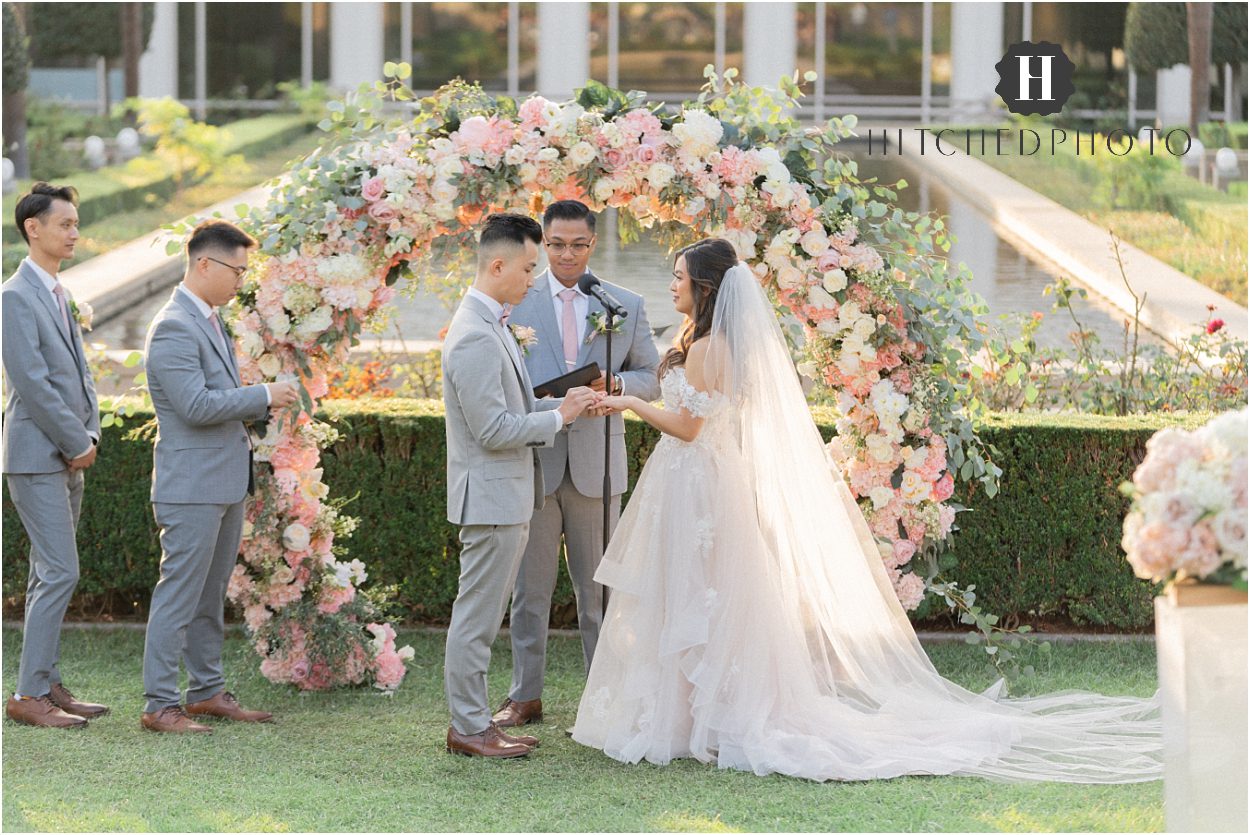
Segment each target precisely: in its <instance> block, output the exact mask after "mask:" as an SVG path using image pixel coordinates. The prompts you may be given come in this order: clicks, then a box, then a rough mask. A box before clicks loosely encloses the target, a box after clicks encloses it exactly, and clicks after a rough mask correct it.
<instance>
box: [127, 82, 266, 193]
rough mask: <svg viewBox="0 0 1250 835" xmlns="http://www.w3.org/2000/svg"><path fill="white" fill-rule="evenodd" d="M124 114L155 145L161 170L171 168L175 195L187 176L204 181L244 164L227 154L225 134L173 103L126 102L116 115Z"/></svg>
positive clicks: (165, 100)
mask: <svg viewBox="0 0 1250 835" xmlns="http://www.w3.org/2000/svg"><path fill="white" fill-rule="evenodd" d="M127 111H128V112H132V113H134V114H135V117H136V119H137V121H138V125H139V133H141V134H142V135H143V136H146V137H147V138H149V139H152V140H155V141H156V154H157V156H158V157H159V158H160V161H161V162H162V163H164V166H168V165H172V166H173V175H174V190H175V192H177V191H181V190H182V187H183V185H184V183H185V182H186V180H187V177H188V175H190V176H192V177H204V176H206V175H208V174H209V173H210V172H212V171H214V170H216V169H220V168H222V167H224V166H228V165H229V166H240V165H245V164H246V163H244V162H243V155H242V154H227V151H226V149H227V148H228V147H229V144H230V132H229V131H228V130H226V129H224V128H219V127H216V126H214V125H209V124H205V123H204V122H197V121H195V120H194V119H192V118H191V110H190V109H189V108H188V107H187V106H186V105H185V104H183V103H182V102H180V101H178V100H177V99H173V98H170V97H169V96H165V97H164V98H160V99H145V98H137V97H136V98H131V99H126V101H124V102H122V103H121V104H120V105H118V108H117V111H116V112H119V113H120V112H127ZM135 162H139V160H132V165H133V163H135ZM164 166H162V167H164ZM136 167H137V166H136Z"/></svg>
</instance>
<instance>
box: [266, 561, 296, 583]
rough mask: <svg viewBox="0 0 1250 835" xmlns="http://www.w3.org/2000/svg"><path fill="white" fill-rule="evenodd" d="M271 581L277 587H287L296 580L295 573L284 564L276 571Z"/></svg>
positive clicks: (271, 576)
mask: <svg viewBox="0 0 1250 835" xmlns="http://www.w3.org/2000/svg"><path fill="white" fill-rule="evenodd" d="M269 579H270V582H272V583H273V584H274V585H275V586H285V585H288V584H290V582H291V581H292V580H294V579H295V572H294V571H292V570H291V567H290V566H289V565H286V564H283V565H280V566H278V567H277V568H276V569H275V570H274V572H273V574H272V575H270V577H269Z"/></svg>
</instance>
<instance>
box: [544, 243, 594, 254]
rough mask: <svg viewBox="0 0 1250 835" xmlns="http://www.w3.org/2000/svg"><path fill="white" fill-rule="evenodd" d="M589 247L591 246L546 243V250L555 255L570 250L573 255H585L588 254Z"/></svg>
mask: <svg viewBox="0 0 1250 835" xmlns="http://www.w3.org/2000/svg"><path fill="white" fill-rule="evenodd" d="M591 246H592V245H591V244H582V243H577V244H566V243H564V242H563V241H547V249H549V250H551V251H552V252H554V253H555V254H556V255H562V254H564V251H565V250H566V249H569V250H572V251H573V254H574V255H585V254H586V253H587V252H590V247H591Z"/></svg>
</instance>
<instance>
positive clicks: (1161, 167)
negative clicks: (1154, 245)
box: [1089, 134, 1179, 210]
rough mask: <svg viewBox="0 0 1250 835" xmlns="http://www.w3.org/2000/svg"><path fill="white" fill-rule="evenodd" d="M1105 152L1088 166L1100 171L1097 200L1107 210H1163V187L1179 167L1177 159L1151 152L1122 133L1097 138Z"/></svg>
mask: <svg viewBox="0 0 1250 835" xmlns="http://www.w3.org/2000/svg"><path fill="white" fill-rule="evenodd" d="M1094 141H1095V143H1096V144H1097V145H1098V146H1099V149H1100V150H1101V149H1102V148H1104V147H1105V148H1107V149H1108V152H1107V153H1105V154H1095V155H1094V156H1092V157H1090V159H1089V165H1090V166H1091V167H1093V169H1094V170H1095V171H1097V172H1098V178H1099V179H1098V185H1097V187H1096V188H1095V189H1094V199H1095V201H1097V203H1098V205H1099V206H1100V207H1102V208H1104V209H1118V208H1129V209H1152V210H1159V209H1164V208H1166V206H1167V199H1166V195H1165V192H1164V189H1163V183H1164V178H1165V177H1166V175H1167V173H1168V172H1169V171H1172V170H1175V169H1177V168H1178V166H1179V163H1178V162H1177V161H1176V160H1175V158H1173V157H1171V156H1166V155H1163V154H1152V153H1150V150H1149V148H1148V147H1146V146H1143V145H1142V144H1141V143H1138V142H1136V141H1135V140H1134V139H1133V138H1131V137H1127V136H1122V135H1119V136H1118V137H1117V138H1115V139H1110V140H1106V139H1104V138H1103V136H1102V135H1101V134H1099V135H1097V136H1096V137H1095V140H1094Z"/></svg>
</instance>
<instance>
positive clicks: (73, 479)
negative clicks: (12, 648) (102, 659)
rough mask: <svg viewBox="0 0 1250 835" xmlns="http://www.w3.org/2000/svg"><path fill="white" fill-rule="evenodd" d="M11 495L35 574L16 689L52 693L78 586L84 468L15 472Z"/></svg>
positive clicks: (28, 597)
mask: <svg viewBox="0 0 1250 835" xmlns="http://www.w3.org/2000/svg"><path fill="white" fill-rule="evenodd" d="M8 479H9V496H10V497H11V498H12V499H13V505H14V506H15V507H16V508H17V513H18V515H19V516H20V517H21V519H22V527H24V528H25V529H26V535H27V536H29V537H30V578H29V580H28V581H27V583H26V621H25V630H24V633H23V635H22V660H21V665H20V667H19V668H18V674H17V692H18V693H21V694H22V695H23V696H32V697H39V696H43V695H45V694H47V692H48V690H50V689H51V687H52V685H53V684H58V683H60V681H61V671H60V670H59V669H58V666H57V665H58V662H59V661H60V658H61V621H62V620H63V619H64V618H65V610H66V609H67V608H68V607H69V600H70V597H71V596H72V595H73V594H74V587H75V586H77V585H78V544H77V542H76V541H75V539H74V535H75V532H76V531H77V528H78V514H79V510H80V509H81V507H82V488H83V473H82V470H79V471H77V472H73V473H71V472H70V471H69V470H67V469H66V470H61V471H60V472H55V473H20V474H19V473H10V474H9V476H8Z"/></svg>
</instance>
